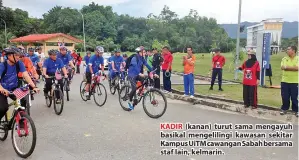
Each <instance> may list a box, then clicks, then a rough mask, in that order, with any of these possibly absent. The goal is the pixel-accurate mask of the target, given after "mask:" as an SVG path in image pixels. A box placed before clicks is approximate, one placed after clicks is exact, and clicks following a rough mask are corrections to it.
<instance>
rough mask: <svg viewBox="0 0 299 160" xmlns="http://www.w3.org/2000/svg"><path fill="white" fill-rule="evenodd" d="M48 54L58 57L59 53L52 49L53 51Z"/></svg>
mask: <svg viewBox="0 0 299 160" xmlns="http://www.w3.org/2000/svg"><path fill="white" fill-rule="evenodd" d="M48 54H49V55H57V51H56V50H54V49H51V50H49V51H48Z"/></svg>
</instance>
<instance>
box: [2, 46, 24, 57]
mask: <svg viewBox="0 0 299 160" xmlns="http://www.w3.org/2000/svg"><path fill="white" fill-rule="evenodd" d="M4 53H5V55H9V54H19V53H20V50H19V49H18V48H17V47H14V46H13V47H9V48H5V49H4Z"/></svg>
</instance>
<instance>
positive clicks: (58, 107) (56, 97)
mask: <svg viewBox="0 0 299 160" xmlns="http://www.w3.org/2000/svg"><path fill="white" fill-rule="evenodd" d="M53 103H54V111H55V113H56V114H57V115H60V114H61V113H62V111H63V105H64V99H63V93H62V91H61V89H55V90H54V93H53Z"/></svg>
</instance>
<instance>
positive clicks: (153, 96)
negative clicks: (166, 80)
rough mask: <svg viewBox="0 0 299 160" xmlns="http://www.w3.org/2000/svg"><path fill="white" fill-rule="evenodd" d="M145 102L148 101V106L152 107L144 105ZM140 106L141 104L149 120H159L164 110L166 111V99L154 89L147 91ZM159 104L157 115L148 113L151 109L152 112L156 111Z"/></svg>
mask: <svg viewBox="0 0 299 160" xmlns="http://www.w3.org/2000/svg"><path fill="white" fill-rule="evenodd" d="M147 100H149V101H150V104H151V105H153V107H147V106H146V105H145V102H146V101H147ZM158 100H162V101H163V102H164V104H161V103H159V101H158ZM142 104H143V109H144V112H145V113H146V114H147V115H148V116H149V117H151V118H160V117H161V116H163V114H164V113H165V112H166V109H167V99H166V97H165V95H164V94H163V93H162V92H161V91H160V90H158V89H155V88H152V89H150V90H149V91H147V92H146V93H145V94H144V97H143V102H142ZM160 104H161V106H162V107H161V111H160V112H158V113H157V114H155V113H150V110H151V109H153V110H156V109H158V107H159V106H160Z"/></svg>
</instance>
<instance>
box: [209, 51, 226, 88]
mask: <svg viewBox="0 0 299 160" xmlns="http://www.w3.org/2000/svg"><path fill="white" fill-rule="evenodd" d="M213 52H215V56H214V57H213V59H212V81H211V87H210V90H213V86H214V83H215V80H216V77H217V75H218V86H219V91H223V89H222V68H223V66H224V65H225V57H224V56H222V55H221V54H220V49H218V48H217V49H214V51H213Z"/></svg>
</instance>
